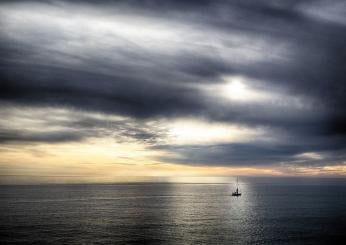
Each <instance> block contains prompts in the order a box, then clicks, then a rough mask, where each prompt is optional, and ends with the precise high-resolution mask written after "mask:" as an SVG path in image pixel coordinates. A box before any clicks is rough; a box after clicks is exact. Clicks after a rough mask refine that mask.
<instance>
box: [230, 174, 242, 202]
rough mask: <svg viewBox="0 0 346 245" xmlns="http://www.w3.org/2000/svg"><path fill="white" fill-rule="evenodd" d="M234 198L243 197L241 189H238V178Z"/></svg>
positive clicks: (233, 193)
mask: <svg viewBox="0 0 346 245" xmlns="http://www.w3.org/2000/svg"><path fill="white" fill-rule="evenodd" d="M232 196H234V197H239V196H241V192H239V187H238V177H237V190H236V191H235V192H232Z"/></svg>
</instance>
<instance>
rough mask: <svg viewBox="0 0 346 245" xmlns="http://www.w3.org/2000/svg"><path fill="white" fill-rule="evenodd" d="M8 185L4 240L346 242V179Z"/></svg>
mask: <svg viewBox="0 0 346 245" xmlns="http://www.w3.org/2000/svg"><path fill="white" fill-rule="evenodd" d="M239 182H240V189H241V191H242V193H243V195H242V196H241V197H238V198H237V197H232V196H231V195H230V194H231V192H232V191H233V190H234V188H235V185H234V183H221V184H220V183H218V184H210V183H209V184H202V183H199V184H198V183H196V184H191V183H138V184H103V185H101V184H95V185H92V184H89V185H79V184H78V185H37V186H35V185H31V186H29V185H28V186H23V185H22V186H0V244H11V243H13V244H15V243H21V244H346V181H345V180H344V179H321V180H320V179H295V178H293V179H286V178H285V179H278V178H275V179H274V178H273V179H270V178H268V179H267V178H242V179H240V180H239Z"/></svg>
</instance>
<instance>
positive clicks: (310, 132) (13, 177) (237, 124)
mask: <svg viewBox="0 0 346 245" xmlns="http://www.w3.org/2000/svg"><path fill="white" fill-rule="evenodd" d="M345 16H346V3H345V1H342V0H334V1H322V0H290V1H287V0H256V1H250V0H242V1H235V0H234V1H232V0H230V1H223V0H209V1H208V0H200V1H186V0H185V1H182V0H164V1H159V0H145V1H143V0H142V1H140V0H131V1H129V0H127V1H125V0H124V1H121V0H119V1H111V0H101V1H60V0H56V1H39V0H37V1H1V3H0V75H1V77H0V78H1V79H0V86H1V89H0V184H1V183H5V184H7V183H46V182H53V183H56V182H59V183H60V182H68V183H70V182H71V183H76V182H77V183H79V182H117V181H133V180H138V181H139V180H148V179H149V180H150V179H151V178H161V177H165V178H170V179H174V178H182V179H184V181H186V180H187V179H189V178H199V177H209V178H213V177H225V176H235V175H237V176H243V175H245V176H249V175H250V176H253V175H254V176H345V175H346V110H345V106H346V96H345V95H346V73H345V65H346V45H345V41H346V17H345Z"/></svg>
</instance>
